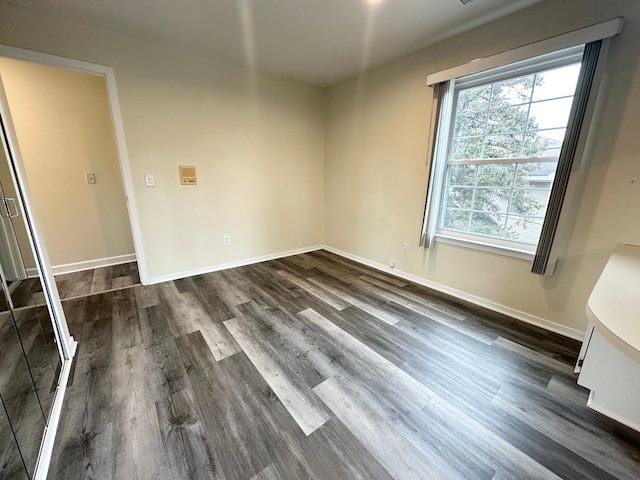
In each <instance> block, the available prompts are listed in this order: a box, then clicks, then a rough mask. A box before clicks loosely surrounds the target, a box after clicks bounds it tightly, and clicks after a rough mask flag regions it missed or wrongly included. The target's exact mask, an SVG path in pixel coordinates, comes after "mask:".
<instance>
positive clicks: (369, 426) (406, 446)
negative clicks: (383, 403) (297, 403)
mask: <svg viewBox="0 0 640 480" xmlns="http://www.w3.org/2000/svg"><path fill="white" fill-rule="evenodd" d="M314 390H315V391H316V392H317V393H318V395H320V398H322V400H323V401H324V402H325V403H326V404H327V405H328V406H329V408H331V410H332V411H333V413H335V414H336V416H337V417H338V418H339V419H340V420H341V421H342V422H343V423H344V424H345V425H347V427H348V428H349V430H350V431H351V432H352V433H353V434H354V435H356V436H357V437H358V439H359V440H360V441H361V442H362V443H363V444H364V445H365V446H366V447H367V449H368V450H369V451H370V452H372V453H373V454H374V456H375V457H376V459H377V460H378V461H379V462H380V463H381V464H382V465H383V466H384V467H385V468H386V469H387V471H388V472H389V473H390V474H391V476H393V477H394V478H402V479H422V478H424V476H425V474H426V473H427V472H429V473H428V475H429V478H431V479H434V480H438V479H442V480H455V479H462V478H465V477H464V475H463V472H460V471H457V470H456V469H455V468H453V467H452V466H450V465H448V464H447V465H445V464H443V462H441V461H440V457H438V456H437V455H428V454H427V453H426V452H425V451H424V449H421V448H416V446H415V445H413V444H412V443H411V442H408V441H406V440H405V438H404V437H403V435H404V434H406V430H407V428H408V427H406V426H402V427H399V426H398V425H397V424H396V425H393V424H391V423H390V422H389V421H387V420H386V419H385V418H384V417H383V416H382V415H381V414H380V412H379V411H377V410H376V409H374V408H372V407H371V405H367V404H365V403H364V402H362V401H361V400H360V399H359V398H357V397H356V396H355V395H354V394H353V393H352V391H351V390H350V389H348V388H347V387H345V385H344V384H342V383H341V382H340V381H339V380H338V379H336V378H330V379H328V380H327V381H325V382H323V383H321V384H320V385H318V386H317V387H315V388H314ZM491 475H492V473H491ZM477 478H479V479H482V478H490V476H484V477H477Z"/></svg>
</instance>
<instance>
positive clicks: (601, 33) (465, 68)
mask: <svg viewBox="0 0 640 480" xmlns="http://www.w3.org/2000/svg"><path fill="white" fill-rule="evenodd" d="M623 23H624V19H623V18H622V17H616V18H612V19H610V20H607V21H604V22H600V23H596V24H595V25H590V26H588V27H584V28H579V29H577V30H573V31H571V32H567V33H563V34H560V35H556V36H555V37H551V38H546V39H544V40H540V41H538V42H534V43H530V44H528V45H523V46H521V47H517V48H514V49H512V50H507V51H506V52H501V53H496V54H495V55H490V56H488V57H484V58H477V59H475V60H472V61H470V62H468V63H464V64H462V65H458V66H456V67H451V68H447V69H446V70H442V71H440V72H434V73H431V74H429V75H427V86H431V85H435V84H436V83H440V82H446V81H448V80H451V79H453V78H459V77H465V76H467V75H471V74H473V73H478V72H483V71H485V70H490V69H492V68H497V67H502V66H503V65H508V64H510V63H515V62H519V61H521V60H526V59H528V58H533V57H537V56H540V55H545V54H547V53H551V52H555V51H558V50H564V49H565V48H571V47H575V46H577V45H584V44H585V43H589V42H593V41H596V40H602V39H604V38H610V37H613V36H615V35H617V34H619V33H620V32H621V31H622V25H623Z"/></svg>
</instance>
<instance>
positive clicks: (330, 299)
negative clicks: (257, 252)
mask: <svg viewBox="0 0 640 480" xmlns="http://www.w3.org/2000/svg"><path fill="white" fill-rule="evenodd" d="M277 273H278V275H280V276H282V277H283V278H286V279H287V280H289V281H290V282H291V283H294V284H296V285H297V286H298V287H300V288H302V289H304V290H306V291H307V292H309V293H310V294H311V295H313V296H314V297H316V298H318V300H320V301H323V302H325V303H326V304H327V305H331V306H332V307H333V308H335V309H336V310H344V309H345V308H347V307H348V306H349V304H348V303H347V302H345V301H343V300H341V299H340V298H339V297H337V296H336V295H333V294H332V293H330V292H328V291H326V290H324V289H322V288H320V287H317V286H316V285H314V284H312V283H310V282H308V281H307V280H305V279H304V278H303V277H299V276H296V275H294V274H292V273H291V272H288V271H286V270H278V272H277Z"/></svg>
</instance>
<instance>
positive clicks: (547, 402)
mask: <svg viewBox="0 0 640 480" xmlns="http://www.w3.org/2000/svg"><path fill="white" fill-rule="evenodd" d="M492 403H493V404H494V405H495V406H497V407H498V408H500V409H501V410H502V411H504V412H507V413H509V414H510V415H512V416H514V417H516V418H519V419H521V420H522V421H524V422H526V423H528V424H529V425H531V426H533V428H535V429H536V430H538V431H539V432H540V433H543V434H544V435H545V436H547V437H549V438H551V439H553V440H555V441H557V442H558V443H561V444H562V445H565V446H566V447H567V448H568V449H570V450H571V451H573V452H575V453H576V454H578V455H580V456H581V457H583V458H589V459H592V460H593V462H594V463H596V464H597V465H600V466H603V467H604V468H605V470H606V471H609V472H611V473H612V474H613V475H615V476H616V477H618V478H621V479H629V480H631V479H637V478H638V474H639V473H640V469H639V468H638V464H639V463H640V452H638V451H637V446H638V445H630V444H629V443H628V442H625V441H623V440H621V439H619V438H617V437H615V436H611V435H609V434H608V433H607V432H606V431H603V430H602V429H600V428H598V427H597V425H594V422H593V420H594V419H596V417H597V415H595V414H593V413H592V412H590V411H587V410H586V408H584V409H577V408H576V409H572V410H567V409H564V408H562V407H561V405H560V404H559V403H556V402H554V401H553V400H552V399H550V398H548V397H546V396H543V395H536V393H535V392H530V394H529V395H527V396H524V397H523V396H521V395H520V394H519V392H517V391H516V390H514V389H513V388H508V387H503V388H502V389H501V390H500V392H498V394H497V395H496V396H495V397H494V398H493V400H492ZM590 417H591V418H590ZM637 438H638V439H640V435H638V436H637ZM596 446H597V447H596Z"/></svg>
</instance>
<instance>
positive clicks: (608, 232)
mask: <svg viewBox="0 0 640 480" xmlns="http://www.w3.org/2000/svg"><path fill="white" fill-rule="evenodd" d="M617 15H624V16H625V28H624V31H623V33H622V34H621V35H620V36H619V37H617V38H616V39H615V40H614V41H613V43H612V46H611V51H610V56H609V60H610V63H609V68H608V74H607V76H606V78H605V81H604V89H603V100H604V102H603V103H604V105H603V107H604V108H603V110H602V112H601V117H600V118H601V127H600V128H599V130H598V133H597V138H596V141H595V151H594V155H593V157H592V158H593V160H592V162H593V163H592V168H591V170H590V173H589V175H588V180H587V188H586V193H585V195H584V197H583V198H582V200H581V203H580V205H581V206H580V211H579V213H578V217H577V223H576V226H575V229H574V230H573V233H572V238H571V242H570V246H569V251H568V254H567V255H566V257H565V258H564V259H563V260H562V261H561V263H560V265H559V266H558V268H557V271H556V274H555V275H554V276H553V277H552V278H548V279H544V280H543V279H541V278H540V277H538V276H535V275H532V274H530V273H529V270H530V263H529V262H527V261H523V260H517V259H513V258H509V257H504V256H499V255H494V254H489V253H482V252H479V251H476V250H471V249H467V248H461V247H456V246H451V245H445V244H438V245H437V248H436V249H435V250H434V251H433V252H430V253H425V252H424V251H423V250H422V249H421V248H418V247H417V245H416V243H417V240H418V238H419V232H420V222H421V219H422V209H423V205H424V197H425V191H426V179H427V167H426V165H425V157H426V150H427V144H426V142H427V138H426V133H427V126H428V118H429V112H430V106H431V104H430V102H431V100H430V95H431V91H430V89H429V88H427V87H425V79H426V75H427V74H429V73H432V72H436V71H439V70H441V69H444V68H448V67H451V66H455V65H459V64H461V63H465V62H467V61H470V60H472V59H474V58H478V57H482V56H487V55H490V54H493V53H498V52H502V51H504V50H507V49H509V48H512V47H516V46H519V45H522V44H526V43H529V42H532V41H535V40H538V39H542V38H545V37H549V36H551V35H555V34H560V33H563V32H566V31H569V30H571V29H575V28H579V27H582V26H586V25H589V24H592V23H595V22H599V21H603V20H607V19H609V18H612V17H614V16H617ZM639 54H640V3H638V2H637V1H636V0H628V1H622V0H612V1H607V2H602V1H597V0H564V1H562V0H546V1H545V2H543V3H541V4H539V5H536V6H534V7H532V8H530V9H528V10H525V11H522V12H520V13H517V14H515V15H512V16H510V17H507V18H504V19H502V20H499V21H496V22H493V23H491V24H489V25H487V26H485V27H482V28H478V29H476V30H473V31H471V32H469V33H466V34H463V35H461V36H458V37H455V38H452V39H450V40H447V41H444V42H442V43H440V44H438V45H436V46H434V47H432V48H428V49H425V50H423V51H421V52H418V53H416V54H414V55H411V56H409V57H406V58H403V59H400V60H398V61H396V62H392V63H390V64H387V65H385V66H383V67H381V68H377V69H375V70H373V71H371V72H369V73H368V74H367V75H365V76H363V77H360V78H356V79H352V80H349V81H346V82H343V83H341V84H339V85H337V86H334V87H333V88H330V89H329V92H328V106H327V121H326V129H327V143H326V163H325V170H326V174H325V177H326V183H325V236H326V243H327V244H329V245H331V246H334V247H336V248H338V249H340V250H343V251H346V252H349V253H352V254H354V255H358V256H360V257H364V258H366V259H369V260H372V261H375V262H379V263H382V264H387V263H388V261H389V259H390V258H391V257H393V258H395V259H396V261H397V269H399V270H402V271H405V272H408V273H411V274H414V275H418V276H420V277H422V278H424V279H426V280H428V281H431V282H436V283H438V284H441V285H443V286H444V287H447V288H451V289H456V290H459V291H461V292H464V293H465V294H467V295H473V296H476V297H480V298H481V299H484V300H487V301H489V302H494V303H496V304H499V305H503V306H506V307H508V308H510V309H515V310H517V311H520V312H523V313H524V315H525V316H535V317H539V318H541V319H543V320H547V321H551V322H555V323H557V324H560V325H563V326H566V327H570V328H574V329H578V330H583V329H584V328H585V326H586V323H587V321H586V318H585V315H584V307H585V303H586V300H587V297H588V294H589V292H590V290H591V288H592V287H593V285H594V283H595V281H596V280H597V277H598V274H599V271H600V270H601V269H602V267H603V265H604V263H605V262H606V259H607V257H608V255H609V253H610V252H611V251H612V250H613V247H614V245H615V244H616V242H629V243H640V215H639V214H638V205H640V136H639V135H638V125H640V108H638V105H640V71H639V70H638V57H639ZM403 242H409V243H410V244H411V250H410V254H409V255H403V254H402V253H401V248H402V244H403Z"/></svg>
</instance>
